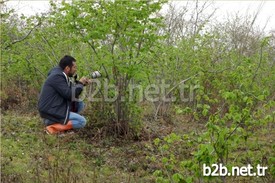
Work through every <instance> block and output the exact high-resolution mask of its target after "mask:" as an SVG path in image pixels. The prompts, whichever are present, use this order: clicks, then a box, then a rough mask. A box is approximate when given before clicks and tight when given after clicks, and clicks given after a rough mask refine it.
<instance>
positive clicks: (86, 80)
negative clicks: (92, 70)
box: [79, 77, 89, 85]
mask: <svg viewBox="0 0 275 183" xmlns="http://www.w3.org/2000/svg"><path fill="white" fill-rule="evenodd" d="M79 81H80V82H81V83H82V84H83V85H87V84H89V79H88V78H86V77H82V78H80V80H79Z"/></svg>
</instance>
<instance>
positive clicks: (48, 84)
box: [38, 66, 83, 124]
mask: <svg viewBox="0 0 275 183" xmlns="http://www.w3.org/2000/svg"><path fill="white" fill-rule="evenodd" d="M82 90H83V84H82V83H80V82H79V83H77V84H76V85H74V86H72V84H71V82H70V81H69V79H68V77H66V75H65V73H64V72H63V70H62V68H61V67H59V66H58V67H55V68H53V69H52V70H51V71H50V72H49V74H48V78H47V79H46V81H45V83H44V85H43V87H42V90H41V93H40V97H39V101H38V110H39V113H40V116H41V117H42V118H45V119H48V120H50V121H52V122H55V123H56V122H57V123H61V124H67V122H68V120H69V115H70V110H71V102H72V101H73V100H74V99H76V98H78V97H79V95H80V93H81V92H82Z"/></svg>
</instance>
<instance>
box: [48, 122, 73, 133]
mask: <svg viewBox="0 0 275 183" xmlns="http://www.w3.org/2000/svg"><path fill="white" fill-rule="evenodd" d="M71 129H73V124H72V122H71V121H68V123H67V124H66V125H62V124H60V123H55V124H52V125H49V126H47V127H46V132H47V133H48V134H57V133H59V132H64V131H67V130H71Z"/></svg>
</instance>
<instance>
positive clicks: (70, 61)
mask: <svg viewBox="0 0 275 183" xmlns="http://www.w3.org/2000/svg"><path fill="white" fill-rule="evenodd" d="M75 62H76V60H75V59H74V58H73V57H71V56H69V55H65V56H64V57H63V58H62V59H61V60H60V62H59V66H60V67H61V68H62V69H63V71H64V73H65V74H66V75H67V76H69V77H72V76H73V75H74V74H75V72H76V70H77V68H76V63H75Z"/></svg>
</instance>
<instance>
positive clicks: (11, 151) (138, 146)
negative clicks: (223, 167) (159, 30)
mask: <svg viewBox="0 0 275 183" xmlns="http://www.w3.org/2000/svg"><path fill="white" fill-rule="evenodd" d="M174 119H175V118H174ZM152 125H153V124H152ZM200 126H201V128H202V126H203V125H200ZM269 127H270V125H269ZM43 128H44V126H43V125H42V122H41V119H40V118H39V117H38V116H37V115H35V114H34V115H31V114H18V113H16V112H8V113H5V114H3V115H2V121H1V181H2V182H5V183H8V182H16V183H17V182H26V183H28V182H30V183H32V182H55V183H56V182H57V183H58V182H60V183H61V182H66V183H69V182H77V183H78V182H85V183H86V182H95V183H96V182H98V183H102V182H113V183H116V182H117V183H120V182H129V183H130V182H155V181H156V178H155V177H154V175H153V173H154V172H155V171H156V170H165V166H164V165H163V163H162V158H164V157H165V154H162V152H160V151H159V149H158V146H156V144H155V143H154V138H152V139H150V138H149V139H147V140H139V141H133V140H124V139H115V138H112V137H108V136H106V137H104V138H101V139H91V138H88V137H87V135H83V133H87V132H85V129H83V130H81V131H79V132H77V133H75V134H73V135H67V136H65V137H58V136H52V135H47V134H46V133H45V132H44V130H43ZM195 129H196V131H199V130H198V124H192V123H188V122H182V121H181V120H180V118H179V116H177V119H175V120H174V123H172V124H165V123H164V122H162V123H161V124H159V130H162V132H163V134H165V133H164V131H165V130H166V131H167V132H166V133H167V134H168V133H170V132H175V133H177V134H181V135H183V138H182V140H181V141H180V142H176V143H175V144H173V143H172V144H170V145H173V146H172V148H170V149H168V151H167V152H170V151H171V152H170V153H171V154H174V155H175V157H176V158H180V159H181V161H182V160H188V159H190V160H191V158H192V152H194V151H195V150H196V146H195V145H196V143H198V142H195V140H194V139H197V137H196V134H197V133H192V131H194V130H195ZM163 134H161V133H159V135H158V137H159V138H160V139H161V142H162V143H164V141H163V139H164V138H163V137H164V136H165V135H163ZM184 134H185V135H186V137H185V135H184ZM152 136H156V134H154V135H152ZM190 140H191V142H192V143H189V142H190ZM192 140H194V142H193V141H192ZM252 141H254V142H255V143H251V144H249V145H248V146H247V148H248V149H247V148H246V149H245V148H242V146H243V145H244V144H240V146H239V148H238V150H237V151H236V152H234V154H232V155H231V156H232V157H237V158H236V159H237V160H236V162H235V163H236V165H238V164H240V165H242V164H246V163H247V162H248V161H252V162H253V163H254V164H255V163H260V164H263V165H264V164H267V165H268V166H269V173H268V176H267V177H264V178H249V177H238V178H237V179H236V178H228V179H227V182H236V181H239V182H246V181H248V182H261V181H262V182H269V181H270V180H272V174H273V175H274V166H272V163H273V162H274V152H275V151H274V127H272V125H271V128H269V129H268V130H267V128H264V127H263V128H260V129H258V131H255V134H254V136H253V137H252V138H251V139H250V142H252ZM192 144H193V145H192ZM248 150H249V151H248ZM169 156H170V155H169V154H167V157H169ZM238 156H239V157H238ZM152 159H153V160H152ZM176 160H177V159H176ZM176 163H178V162H176ZM176 169H177V167H175V170H176ZM172 171H173V170H172ZM272 171H273V173H272ZM273 177H274V176H273ZM210 182H211V181H210ZM218 182H219V181H218Z"/></svg>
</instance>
